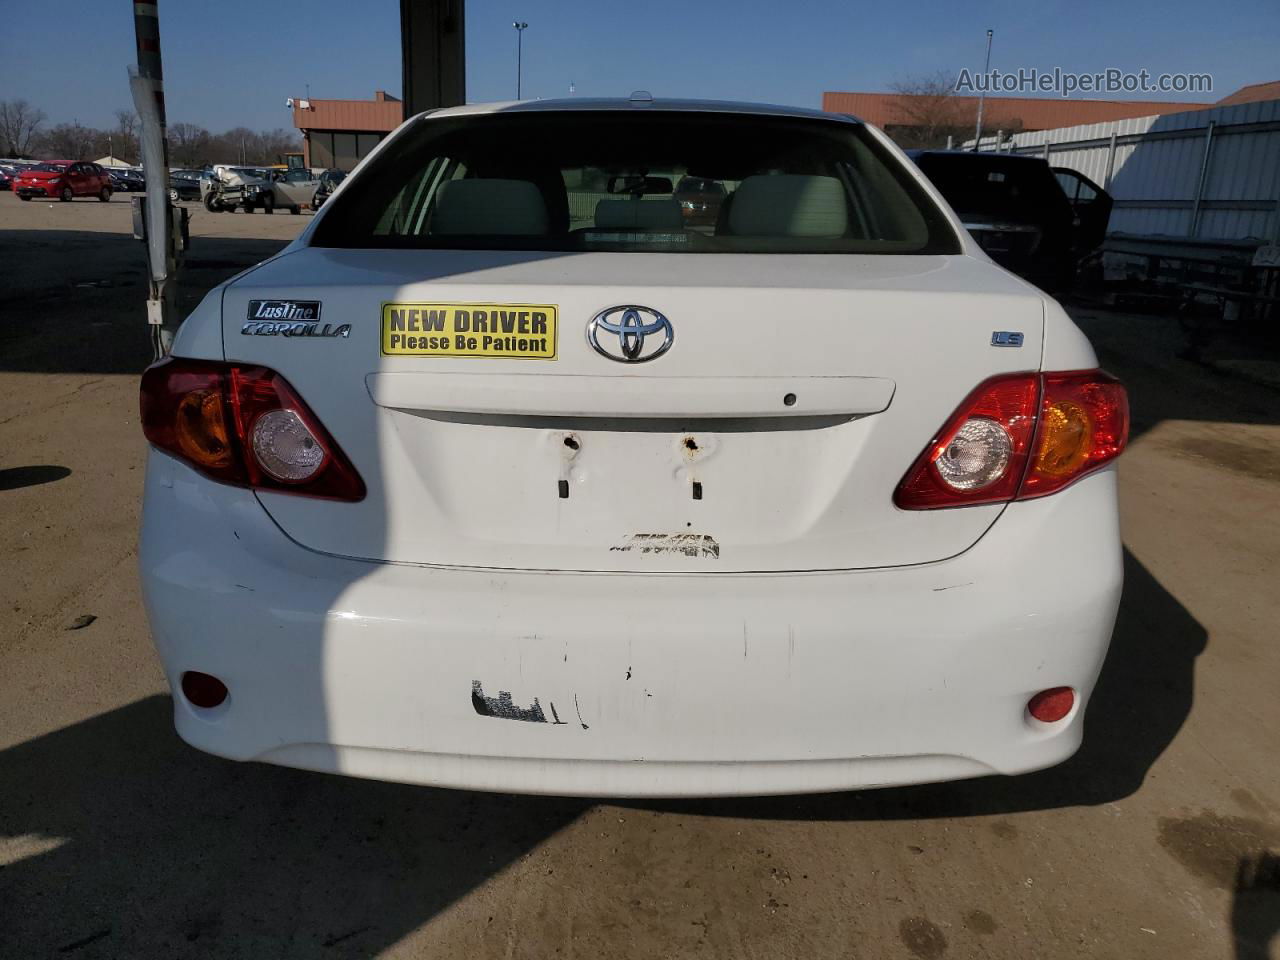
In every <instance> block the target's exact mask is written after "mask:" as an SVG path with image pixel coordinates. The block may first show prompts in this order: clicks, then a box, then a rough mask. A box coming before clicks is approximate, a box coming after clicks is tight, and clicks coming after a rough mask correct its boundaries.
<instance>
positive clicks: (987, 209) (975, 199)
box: [916, 153, 1070, 220]
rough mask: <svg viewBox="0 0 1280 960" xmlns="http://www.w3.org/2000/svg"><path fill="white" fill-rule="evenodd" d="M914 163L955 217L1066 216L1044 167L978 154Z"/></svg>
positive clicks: (935, 157)
mask: <svg viewBox="0 0 1280 960" xmlns="http://www.w3.org/2000/svg"><path fill="white" fill-rule="evenodd" d="M916 163H918V164H919V165H920V169H921V170H922V171H924V174H925V176H927V177H928V178H929V179H930V180H931V181H933V184H934V186H936V187H937V188H938V192H939V193H941V194H942V195H943V196H944V197H946V198H947V202H948V203H949V204H951V206H952V208H953V209H955V211H956V212H957V213H959V214H960V215H961V216H964V215H965V214H971V215H975V216H992V217H1002V218H1005V219H1010V220H1028V219H1038V218H1039V217H1040V216H1043V215H1045V214H1047V213H1053V214H1059V215H1069V213H1070V211H1069V210H1067V203H1066V195H1065V194H1063V192H1062V188H1061V187H1060V186H1058V181H1057V180H1056V179H1055V178H1054V176H1053V173H1052V172H1051V171H1050V169H1049V166H1048V164H1045V163H1037V162H1036V161H1034V160H1028V159H1009V158H1000V157H991V156H986V155H983V154H964V153H949V154H923V155H921V156H920V157H919V158H917V160H916Z"/></svg>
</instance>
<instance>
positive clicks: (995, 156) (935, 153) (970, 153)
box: [907, 150, 1044, 163]
mask: <svg viewBox="0 0 1280 960" xmlns="http://www.w3.org/2000/svg"><path fill="white" fill-rule="evenodd" d="M907 156H908V157H910V158H911V159H913V160H914V159H916V158H917V157H981V158H982V159H984V160H1017V161H1025V160H1031V161H1035V162H1037V163H1044V157H1034V156H1031V155H1030V154H1025V153H1002V152H999V151H994V150H982V151H978V150H908V151H907Z"/></svg>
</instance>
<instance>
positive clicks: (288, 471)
mask: <svg viewBox="0 0 1280 960" xmlns="http://www.w3.org/2000/svg"><path fill="white" fill-rule="evenodd" d="M253 455H254V456H255V457H256V458H257V460H258V463H260V464H261V465H262V469H263V470H265V471H267V473H269V474H271V476H273V477H275V478H276V479H277V480H285V481H289V482H295V483H296V482H297V481H299V480H306V479H307V478H308V477H310V476H311V475H312V474H314V473H315V472H316V471H317V470H319V469H320V464H321V463H323V462H324V447H322V446H320V441H319V440H317V439H316V437H315V434H313V433H312V432H311V431H310V430H308V429H307V425H306V424H305V423H303V422H302V418H301V417H300V416H298V415H297V414H296V413H295V412H294V411H292V410H272V411H270V412H268V413H264V414H263V415H262V416H260V417H259V418H258V419H257V421H256V422H255V423H254V425H253Z"/></svg>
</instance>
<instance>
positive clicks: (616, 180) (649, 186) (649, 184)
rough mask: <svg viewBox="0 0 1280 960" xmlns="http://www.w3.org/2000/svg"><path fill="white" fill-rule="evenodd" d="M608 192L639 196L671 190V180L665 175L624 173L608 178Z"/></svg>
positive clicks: (669, 191)
mask: <svg viewBox="0 0 1280 960" xmlns="http://www.w3.org/2000/svg"><path fill="white" fill-rule="evenodd" d="M609 192H610V193H629V194H631V195H632V196H633V197H640V196H644V195H646V194H652V193H671V192H673V190H672V186H671V180H670V179H668V178H667V177H642V176H640V175H639V174H631V173H629V174H624V175H623V176H620V177H610V178H609Z"/></svg>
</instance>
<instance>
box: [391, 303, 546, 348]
mask: <svg viewBox="0 0 1280 960" xmlns="http://www.w3.org/2000/svg"><path fill="white" fill-rule="evenodd" d="M382 355H383V356H387V357H506V358H514V359H518V360H554V359H555V358H556V308H555V307H554V306H552V305H550V304H533V303H384V304H383V305H382Z"/></svg>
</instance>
